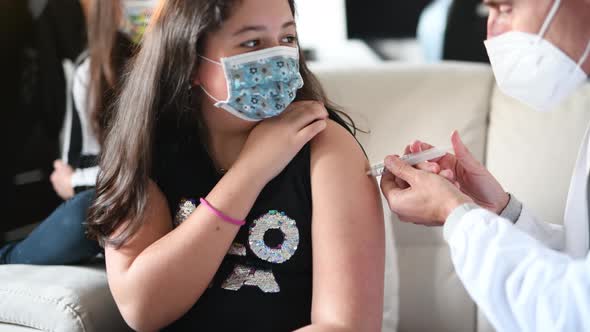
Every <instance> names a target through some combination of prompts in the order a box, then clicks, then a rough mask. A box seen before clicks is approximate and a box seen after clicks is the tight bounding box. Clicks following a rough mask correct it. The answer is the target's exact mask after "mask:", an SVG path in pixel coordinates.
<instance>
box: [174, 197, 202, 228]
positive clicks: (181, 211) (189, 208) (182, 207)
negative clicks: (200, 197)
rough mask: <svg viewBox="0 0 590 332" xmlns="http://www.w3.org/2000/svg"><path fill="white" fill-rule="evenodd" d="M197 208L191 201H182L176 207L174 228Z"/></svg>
mask: <svg viewBox="0 0 590 332" xmlns="http://www.w3.org/2000/svg"><path fill="white" fill-rule="evenodd" d="M196 208H197V205H195V203H194V202H193V201H192V200H189V199H182V200H181V201H180V204H179V205H178V212H177V213H176V216H175V217H174V222H173V223H174V227H177V226H178V225H180V224H182V223H183V222H184V221H185V220H186V218H188V217H189V216H190V215H191V214H192V213H193V212H194V211H195V209H196Z"/></svg>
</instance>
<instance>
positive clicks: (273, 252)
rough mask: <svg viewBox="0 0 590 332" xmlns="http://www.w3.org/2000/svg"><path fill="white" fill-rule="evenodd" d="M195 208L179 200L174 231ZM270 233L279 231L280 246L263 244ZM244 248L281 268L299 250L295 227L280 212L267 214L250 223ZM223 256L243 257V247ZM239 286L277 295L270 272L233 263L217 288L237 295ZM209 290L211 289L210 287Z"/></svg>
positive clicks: (236, 245)
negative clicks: (234, 292)
mask: <svg viewBox="0 0 590 332" xmlns="http://www.w3.org/2000/svg"><path fill="white" fill-rule="evenodd" d="M196 208H197V204H196V200H194V199H182V200H181V201H180V203H179V207H178V212H177V213H176V216H175V218H174V227H178V226H179V225H180V224H182V222H184V221H185V220H186V219H187V218H188V217H189V216H190V215H191V214H192V213H193V212H194V211H195V209H196ZM270 231H280V233H281V234H282V241H281V243H278V244H276V245H273V246H270V245H268V244H267V243H266V241H265V239H264V237H265V235H266V234H267V233H268V232H270ZM247 244H248V246H249V248H250V250H251V251H252V253H253V254H254V255H255V256H256V257H257V258H259V259H261V260H263V261H266V262H269V263H273V264H283V263H285V262H287V261H288V260H289V259H291V257H293V255H295V252H296V251H297V247H298V246H299V229H298V228H297V223H296V222H295V220H293V219H291V218H289V217H288V216H287V215H286V214H285V213H284V212H279V211H276V210H271V211H269V212H268V213H266V214H264V215H263V216H261V217H259V218H258V219H256V220H254V221H253V222H252V224H251V225H250V229H249V232H248V243H247ZM227 255H228V256H238V257H246V256H247V248H246V245H244V244H241V243H233V244H232V246H231V247H230V249H229V251H228V253H227ZM243 286H252V287H258V288H259V289H260V290H261V291H263V292H264V293H279V292H280V291H281V288H280V286H279V284H278V283H277V281H276V278H275V276H274V274H273V272H272V269H265V268H260V267H255V266H250V265H245V264H239V263H237V264H235V266H234V268H233V270H232V272H231V273H230V275H229V276H228V277H227V278H226V279H225V281H224V282H223V283H222V284H221V288H223V289H225V290H230V291H238V290H240V289H241V288H242V287H243ZM209 288H211V285H210V286H209Z"/></svg>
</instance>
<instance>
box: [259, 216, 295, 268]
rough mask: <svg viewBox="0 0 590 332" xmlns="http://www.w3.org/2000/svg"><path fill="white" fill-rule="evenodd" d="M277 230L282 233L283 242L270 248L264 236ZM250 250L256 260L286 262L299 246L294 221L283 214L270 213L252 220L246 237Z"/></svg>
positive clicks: (276, 262)
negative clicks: (270, 231) (256, 257)
mask: <svg viewBox="0 0 590 332" xmlns="http://www.w3.org/2000/svg"><path fill="white" fill-rule="evenodd" d="M271 229H278V230H280V231H281V232H283V236H284V240H283V243H282V244H279V245H278V246H277V247H276V248H271V247H269V246H267V245H266V243H265V242H264V234H265V233H266V232H267V231H269V230H271ZM248 241H249V244H250V249H252V251H253V252H254V254H255V255H256V256H258V258H260V259H262V260H265V261H267V262H271V263H275V264H281V263H284V262H286V261H288V260H289V259H290V258H291V257H293V255H294V254H295V252H296V251H297V246H298V245H299V229H298V228H297V224H296V223H295V220H293V219H291V218H289V217H288V216H286V215H285V214H284V213H279V212H278V211H270V212H268V213H267V214H265V215H264V216H262V217H260V218H258V219H256V220H254V222H253V224H252V226H251V228H250V235H249V237H248Z"/></svg>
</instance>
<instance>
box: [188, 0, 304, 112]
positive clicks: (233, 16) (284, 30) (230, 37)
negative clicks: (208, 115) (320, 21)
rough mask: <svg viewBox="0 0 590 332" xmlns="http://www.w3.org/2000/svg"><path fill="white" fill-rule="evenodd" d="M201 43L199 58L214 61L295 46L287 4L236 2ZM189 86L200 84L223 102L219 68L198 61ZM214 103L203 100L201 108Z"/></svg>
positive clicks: (274, 0) (263, 0)
mask: <svg viewBox="0 0 590 332" xmlns="http://www.w3.org/2000/svg"><path fill="white" fill-rule="evenodd" d="M204 42H205V44H204V48H203V54H200V55H202V56H204V57H207V58H209V59H212V60H215V61H220V58H225V57H230V56H233V55H238V54H243V53H248V52H253V51H259V50H262V49H266V48H270V47H275V46H290V47H297V31H296V29H295V20H294V18H293V14H292V13H291V8H290V7H289V2H288V1H287V0H282V1H278V0H242V1H236V2H235V6H234V8H233V9H232V11H231V13H230V17H229V19H227V20H226V21H225V22H224V24H223V26H222V27H221V28H220V29H218V30H217V31H215V32H212V33H210V34H208V35H207V36H206V38H205V41H204ZM193 84H194V85H195V86H199V85H202V86H203V88H205V90H207V92H209V93H210V94H211V95H212V96H213V97H215V98H216V99H219V100H226V99H227V96H228V92H227V83H226V80H225V75H224V73H223V69H222V67H221V66H220V65H216V64H213V63H210V62H208V61H203V60H199V67H198V71H197V73H196V75H195V79H194V82H193ZM214 103H215V101H214V100H212V99H210V98H207V99H206V100H205V101H204V103H203V106H206V105H213V104H214Z"/></svg>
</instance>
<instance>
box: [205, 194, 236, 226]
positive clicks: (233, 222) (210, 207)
mask: <svg viewBox="0 0 590 332" xmlns="http://www.w3.org/2000/svg"><path fill="white" fill-rule="evenodd" d="M201 204H203V205H204V206H206V207H207V208H209V210H211V212H213V213H214V214H215V215H216V216H218V217H219V218H221V219H222V220H223V221H225V222H228V223H230V224H234V225H237V226H244V225H245V224H246V222H245V221H244V220H238V219H234V218H232V217H229V216H226V215H225V214H223V212H221V211H219V210H217V209H216V208H214V207H213V206H211V204H209V202H207V200H206V199H204V198H201Z"/></svg>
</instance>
